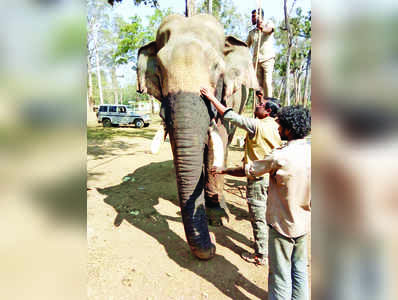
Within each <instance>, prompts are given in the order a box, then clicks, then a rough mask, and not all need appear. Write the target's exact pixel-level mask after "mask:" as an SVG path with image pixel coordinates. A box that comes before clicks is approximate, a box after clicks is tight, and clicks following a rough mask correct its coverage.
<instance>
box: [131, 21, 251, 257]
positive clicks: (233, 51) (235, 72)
mask: <svg viewBox="0 0 398 300" xmlns="http://www.w3.org/2000/svg"><path fill="white" fill-rule="evenodd" d="M137 79H138V91H139V92H144V93H148V94H150V95H153V96H154V97H155V98H157V99H158V100H159V101H161V102H162V110H163V111H164V113H163V116H162V117H163V119H164V121H165V123H166V126H167V130H168V132H169V134H170V142H171V147H172V151H173V156H174V166H175V170H176V177H177V189H178V196H179V201H180V207H181V213H182V218H183V223H184V229H185V234H186V237H187V241H188V244H189V246H190V248H191V251H192V252H193V253H194V255H196V256H197V257H198V258H200V259H209V258H211V257H213V256H214V253H215V245H214V244H212V242H211V241H210V236H209V231H208V227H207V218H206V213H205V201H204V198H205V191H204V190H205V185H206V184H205V182H206V176H207V172H206V171H205V169H206V167H205V166H204V165H205V163H206V162H208V161H209V159H208V158H207V157H206V154H205V153H206V147H208V145H209V144H211V143H210V142H209V136H210V135H209V125H210V122H211V120H212V118H213V117H214V110H213V109H212V108H211V107H210V104H209V102H208V101H204V100H203V99H202V98H201V97H200V93H199V90H200V88H201V87H207V88H208V89H210V90H211V91H213V92H214V93H215V94H216V97H218V98H219V99H222V100H223V101H224V102H225V101H227V100H228V99H229V96H231V95H232V94H233V93H234V92H236V91H237V90H238V89H240V87H241V85H242V84H244V85H246V86H247V87H257V80H256V76H255V74H254V70H253V65H252V60H251V56H250V53H249V49H248V48H247V45H246V44H245V43H244V42H242V41H240V40H238V39H236V38H234V37H232V36H228V37H225V36H224V30H223V27H222V26H221V24H220V23H219V22H218V21H217V20H216V19H215V18H214V17H213V16H211V15H204V14H202V15H195V16H193V17H191V18H185V17H183V16H179V15H172V16H168V17H166V18H165V19H164V20H163V22H162V24H161V25H160V27H159V29H158V31H157V35H156V41H153V42H151V43H149V44H147V45H145V46H143V47H142V48H140V49H139V51H138V68H137Z"/></svg>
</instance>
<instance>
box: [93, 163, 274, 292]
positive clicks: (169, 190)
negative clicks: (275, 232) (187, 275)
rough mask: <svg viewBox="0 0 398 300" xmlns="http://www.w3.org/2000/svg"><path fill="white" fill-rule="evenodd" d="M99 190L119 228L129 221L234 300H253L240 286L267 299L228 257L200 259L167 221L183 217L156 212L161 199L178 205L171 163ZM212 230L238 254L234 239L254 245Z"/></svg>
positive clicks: (225, 230)
mask: <svg viewBox="0 0 398 300" xmlns="http://www.w3.org/2000/svg"><path fill="white" fill-rule="evenodd" d="M98 191H99V192H100V193H101V194H103V195H106V198H105V200H104V202H105V203H107V204H109V205H111V206H112V207H113V208H114V209H115V211H116V217H115V220H114V225H115V226H119V225H120V224H121V223H122V222H123V221H127V222H129V223H130V224H131V225H133V226H135V227H137V228H138V229H140V230H142V231H144V232H146V233H147V234H148V235H150V236H151V237H153V238H155V239H156V240H157V241H158V242H159V243H160V244H161V245H163V247H164V249H165V251H166V252H167V255H168V256H169V257H170V259H172V260H173V261H175V262H176V263H177V264H178V265H179V266H181V267H182V268H185V269H188V270H190V271H192V272H194V273H195V274H197V275H198V276H201V277H202V278H204V279H206V280H207V281H209V282H210V283H212V284H213V285H214V286H215V287H216V288H218V289H219V290H220V291H221V292H222V293H224V294H225V295H226V296H228V297H230V298H232V299H250V298H248V297H247V296H245V295H244V294H243V293H242V292H241V291H240V290H239V288H238V287H240V288H242V289H244V290H246V291H247V292H248V293H250V294H252V295H255V296H256V297H258V298H260V299H265V298H266V297H267V293H266V292H265V291H264V290H263V289H261V288H259V287H258V286H256V285H255V284H253V283H252V282H251V281H250V280H248V279H247V278H246V277H244V276H243V275H242V274H241V273H240V272H239V269H238V268H237V267H236V266H235V265H233V264H232V263H231V262H230V261H228V260H227V259H226V258H225V257H223V256H221V255H216V256H215V257H214V258H213V259H211V260H210V261H200V260H198V259H196V258H195V257H194V256H193V255H192V254H191V251H190V249H189V246H188V244H187V242H186V241H185V240H184V239H182V238H180V236H178V235H177V234H176V233H175V232H173V231H172V230H171V229H170V227H169V225H168V222H167V221H172V222H180V223H181V217H171V216H167V215H162V214H160V213H159V212H158V211H157V210H156V209H155V206H156V205H157V204H158V203H159V200H158V199H159V197H161V198H163V199H167V200H168V201H171V202H172V203H173V204H175V205H178V200H177V189H176V178H175V172H174V169H173V162H172V161H171V160H170V161H165V162H158V163H151V164H149V165H146V166H144V167H141V168H139V169H137V170H136V171H135V172H134V173H131V174H128V175H126V176H125V177H124V182H122V183H121V184H119V185H117V186H113V187H109V188H105V189H98ZM210 230H212V231H213V232H214V233H215V235H216V238H217V244H220V245H224V246H225V247H228V248H230V249H231V250H232V251H234V252H235V253H237V252H239V250H241V249H240V247H238V246H236V245H235V244H234V243H233V242H232V240H231V239H234V240H237V241H240V242H242V243H245V244H248V245H249V244H250V241H249V240H248V239H247V238H246V237H245V236H243V235H242V234H239V233H237V232H235V231H233V230H231V229H228V228H226V227H210ZM264 276H265V275H264Z"/></svg>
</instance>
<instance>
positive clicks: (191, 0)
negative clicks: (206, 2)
mask: <svg viewBox="0 0 398 300" xmlns="http://www.w3.org/2000/svg"><path fill="white" fill-rule="evenodd" d="M194 14H195V0H185V16H186V17H188V18H189V17H192V16H193V15H194Z"/></svg>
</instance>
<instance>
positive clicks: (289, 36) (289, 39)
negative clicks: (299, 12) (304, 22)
mask: <svg viewBox="0 0 398 300" xmlns="http://www.w3.org/2000/svg"><path fill="white" fill-rule="evenodd" d="M283 10H284V14H285V26H286V31H287V43H288V44H287V54H286V82H285V85H286V88H285V105H290V59H291V58H290V55H291V50H292V44H293V42H292V41H293V37H292V32H291V28H290V23H289V15H288V11H287V0H283Z"/></svg>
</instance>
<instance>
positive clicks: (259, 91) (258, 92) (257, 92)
mask: <svg viewBox="0 0 398 300" xmlns="http://www.w3.org/2000/svg"><path fill="white" fill-rule="evenodd" d="M259 94H261V95H264V94H263V92H262V91H261V90H257V91H256V96H258V95H259Z"/></svg>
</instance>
